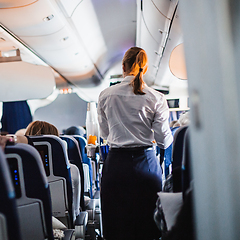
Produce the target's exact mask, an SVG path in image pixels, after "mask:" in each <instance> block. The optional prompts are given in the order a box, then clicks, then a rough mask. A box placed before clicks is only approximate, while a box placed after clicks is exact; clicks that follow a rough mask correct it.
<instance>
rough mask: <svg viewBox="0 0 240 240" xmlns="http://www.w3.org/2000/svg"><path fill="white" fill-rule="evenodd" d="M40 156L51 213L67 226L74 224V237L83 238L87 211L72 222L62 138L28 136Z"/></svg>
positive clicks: (67, 168)
mask: <svg viewBox="0 0 240 240" xmlns="http://www.w3.org/2000/svg"><path fill="white" fill-rule="evenodd" d="M29 137H30V139H31V140H32V142H33V145H34V147H35V148H36V149H37V150H38V152H39V153H40V155H41V157H42V162H43V165H44V169H45V173H46V175H47V180H48V183H49V187H50V193H51V199H52V215H53V216H54V217H56V218H57V219H59V220H60V221H61V222H62V223H63V224H65V225H66V226H67V228H70V229H73V228H74V226H75V233H76V238H79V237H81V238H84V236H85V231H86V224H87V219H88V214H87V212H80V214H79V215H78V216H77V218H76V220H75V224H74V217H73V195H72V194H73V193H72V182H71V173H70V164H69V161H68V156H67V151H66V149H65V145H64V142H63V140H61V139H60V138H59V137H57V136H53V135H43V136H29Z"/></svg>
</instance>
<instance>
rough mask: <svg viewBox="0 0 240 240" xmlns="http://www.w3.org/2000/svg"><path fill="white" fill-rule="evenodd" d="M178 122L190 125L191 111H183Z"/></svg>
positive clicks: (181, 124) (182, 124)
mask: <svg viewBox="0 0 240 240" xmlns="http://www.w3.org/2000/svg"><path fill="white" fill-rule="evenodd" d="M178 122H179V123H180V126H185V125H189V123H190V119H189V112H185V113H182V114H181V116H180V117H179V119H178Z"/></svg>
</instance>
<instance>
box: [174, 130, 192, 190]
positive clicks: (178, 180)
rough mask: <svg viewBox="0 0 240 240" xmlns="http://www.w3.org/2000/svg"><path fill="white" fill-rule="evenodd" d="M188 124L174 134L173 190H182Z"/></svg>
mask: <svg viewBox="0 0 240 240" xmlns="http://www.w3.org/2000/svg"><path fill="white" fill-rule="evenodd" d="M187 128H188V126H182V127H180V128H178V130H177V131H176V132H175V134H174V140H173V148H172V177H173V192H182V159H183V146H184V137H185V133H186V130H187Z"/></svg>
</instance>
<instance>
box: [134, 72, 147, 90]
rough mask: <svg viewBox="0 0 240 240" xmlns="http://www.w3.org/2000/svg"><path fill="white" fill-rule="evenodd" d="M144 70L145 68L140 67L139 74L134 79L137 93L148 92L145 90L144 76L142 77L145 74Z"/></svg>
mask: <svg viewBox="0 0 240 240" xmlns="http://www.w3.org/2000/svg"><path fill="white" fill-rule="evenodd" d="M142 72H143V69H142V68H141V67H140V68H139V72H138V74H137V75H136V76H135V78H134V79H133V81H132V86H133V92H134V94H136V95H144V94H146V93H145V92H143V84H144V81H143V78H142V76H143V73H142Z"/></svg>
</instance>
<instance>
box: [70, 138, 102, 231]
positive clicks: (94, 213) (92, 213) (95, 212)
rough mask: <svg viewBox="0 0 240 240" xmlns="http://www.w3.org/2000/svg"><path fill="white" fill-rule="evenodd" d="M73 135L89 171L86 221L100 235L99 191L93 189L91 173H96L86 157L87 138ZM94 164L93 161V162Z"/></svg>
mask: <svg viewBox="0 0 240 240" xmlns="http://www.w3.org/2000/svg"><path fill="white" fill-rule="evenodd" d="M73 137H74V138H75V139H76V140H77V142H78V144H79V148H80V152H81V155H82V161H83V163H85V164H87V165H88V166H89V171H90V184H91V185H90V186H91V190H90V193H91V194H90V197H91V200H90V202H89V204H88V205H87V206H86V207H87V211H88V213H89V219H90V220H92V224H90V223H88V227H90V225H92V226H91V229H98V230H99V235H100V236H102V232H103V231H102V217H101V203H100V191H95V189H93V186H94V185H93V181H94V180H95V179H94V178H93V175H94V176H96V173H93V168H92V166H93V165H92V163H91V160H90V158H88V156H87V153H86V151H85V147H86V145H87V140H86V139H85V138H84V137H82V136H80V135H73ZM94 165H95V162H94ZM93 191H94V193H93Z"/></svg>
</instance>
